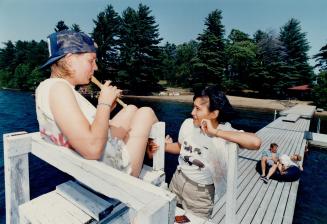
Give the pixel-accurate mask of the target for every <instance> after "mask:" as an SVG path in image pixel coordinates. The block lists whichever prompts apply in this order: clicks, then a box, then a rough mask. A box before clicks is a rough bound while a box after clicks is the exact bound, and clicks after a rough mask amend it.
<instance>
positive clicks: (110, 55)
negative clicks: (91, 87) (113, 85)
mask: <svg viewBox="0 0 327 224" xmlns="http://www.w3.org/2000/svg"><path fill="white" fill-rule="evenodd" d="M93 22H94V24H95V27H94V29H93V33H92V38H93V39H94V41H95V43H96V44H97V45H98V49H97V59H98V62H97V65H98V72H97V78H99V79H100V80H101V81H103V80H105V79H110V80H113V81H116V76H117V72H118V69H119V51H118V49H119V31H120V25H121V18H120V16H119V15H118V14H117V13H116V12H115V10H114V8H113V6H112V5H109V6H107V8H106V9H105V10H104V11H103V12H100V13H99V14H98V16H97V19H96V20H93Z"/></svg>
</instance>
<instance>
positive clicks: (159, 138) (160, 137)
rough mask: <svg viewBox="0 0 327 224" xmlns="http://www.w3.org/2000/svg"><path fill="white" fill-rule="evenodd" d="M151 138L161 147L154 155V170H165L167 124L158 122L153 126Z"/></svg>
mask: <svg viewBox="0 0 327 224" xmlns="http://www.w3.org/2000/svg"><path fill="white" fill-rule="evenodd" d="M150 138H153V139H154V142H155V143H156V144H157V145H158V146H159V148H158V150H157V152H156V153H155V154H154V155H153V170H162V171H163V170H164V167H165V122H157V123H155V124H153V125H152V128H151V132H150Z"/></svg>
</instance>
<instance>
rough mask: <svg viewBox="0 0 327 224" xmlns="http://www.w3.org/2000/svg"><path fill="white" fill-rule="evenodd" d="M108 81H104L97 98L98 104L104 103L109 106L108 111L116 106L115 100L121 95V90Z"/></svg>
mask: <svg viewBox="0 0 327 224" xmlns="http://www.w3.org/2000/svg"><path fill="white" fill-rule="evenodd" d="M110 83H111V82H110V81H106V82H105V83H104V84H103V85H102V87H101V91H100V96H99V98H98V104H104V105H108V106H110V111H111V110H113V109H114V108H115V107H116V104H117V103H116V100H117V99H118V98H119V97H120V96H121V93H122V90H120V89H118V88H117V87H116V86H111V85H110Z"/></svg>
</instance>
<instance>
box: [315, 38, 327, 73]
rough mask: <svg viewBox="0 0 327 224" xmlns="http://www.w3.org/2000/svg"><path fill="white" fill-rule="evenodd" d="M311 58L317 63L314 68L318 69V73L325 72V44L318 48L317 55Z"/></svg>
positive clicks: (326, 53) (326, 65) (326, 51)
mask: <svg viewBox="0 0 327 224" xmlns="http://www.w3.org/2000/svg"><path fill="white" fill-rule="evenodd" d="M313 58H314V59H316V62H317V64H316V65H315V67H319V70H320V71H327V44H326V45H325V46H323V47H322V48H320V51H319V53H318V54H316V55H314V56H313Z"/></svg>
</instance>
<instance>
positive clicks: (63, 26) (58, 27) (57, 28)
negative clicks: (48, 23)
mask: <svg viewBox="0 0 327 224" xmlns="http://www.w3.org/2000/svg"><path fill="white" fill-rule="evenodd" d="M54 30H55V32H59V31H63V30H69V27H68V26H67V25H66V24H65V22H64V21H63V20H60V21H59V22H58V23H57V25H56V26H55V28H54Z"/></svg>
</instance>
